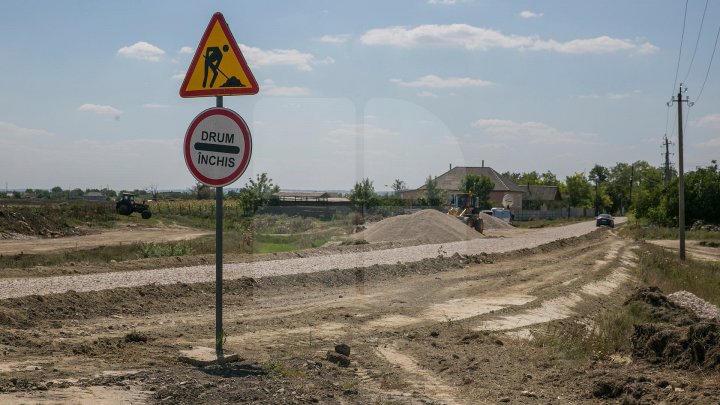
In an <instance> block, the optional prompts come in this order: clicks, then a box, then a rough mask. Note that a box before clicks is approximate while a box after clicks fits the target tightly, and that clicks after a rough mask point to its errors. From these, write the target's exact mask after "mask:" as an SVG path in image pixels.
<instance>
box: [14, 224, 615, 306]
mask: <svg viewBox="0 0 720 405" xmlns="http://www.w3.org/2000/svg"><path fill="white" fill-rule="evenodd" d="M624 221H625V218H616V219H615V223H616V224H620V223H622V222H624ZM595 229H596V227H595V221H588V222H581V223H578V224H572V225H567V226H562V227H553V228H542V229H538V230H533V231H532V232H530V233H527V234H525V233H523V234H522V235H521V236H517V237H512V238H484V239H475V240H471V241H463V242H453V243H444V244H432V245H419V246H409V247H401V248H395V249H386V250H374V251H369V252H361V253H341V254H338V253H334V254H327V255H320V256H312V257H305V258H296V259H285V260H269V261H258V262H251V263H232V264H225V265H224V266H223V279H225V280H234V279H239V278H242V277H253V278H256V279H257V278H261V277H268V276H277V275H287V274H297V273H313V272H320V271H325V270H332V269H349V268H356V267H369V266H372V265H376V264H378V265H382V264H397V263H399V262H401V263H412V262H417V261H420V260H423V259H427V258H433V257H437V256H438V255H444V256H451V255H453V254H455V253H459V254H461V255H477V254H480V253H504V252H510V251H514V250H520V249H524V248H533V247H536V246H539V245H543V244H546V243H549V242H553V241H556V240H561V239H567V238H572V237H576V236H581V235H584V234H587V233H589V232H592V231H594V230H595ZM214 280H215V265H214V264H212V265H203V266H192V267H181V268H165V269H156V270H140V271H129V272H112V273H99V274H85V275H77V276H57V277H44V278H32V279H4V280H0V299H6V298H16V297H24V296H28V295H47V294H56V293H64V292H67V291H71V290H72V291H77V292H83V291H99V290H107V289H113V288H119V287H138V286H142V285H149V284H158V285H165V284H174V283H187V284H193V283H204V282H212V281H214Z"/></svg>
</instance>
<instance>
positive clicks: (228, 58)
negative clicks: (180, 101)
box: [180, 13, 260, 97]
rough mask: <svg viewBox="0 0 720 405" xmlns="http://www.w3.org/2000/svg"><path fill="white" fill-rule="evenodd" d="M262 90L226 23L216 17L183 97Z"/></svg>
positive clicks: (187, 77) (188, 76)
mask: <svg viewBox="0 0 720 405" xmlns="http://www.w3.org/2000/svg"><path fill="white" fill-rule="evenodd" d="M220 76H222V77H220ZM259 90H260V88H259V87H258V84H257V82H256V81H255V77H254V76H253V74H252V72H251V71H250V68H249V67H248V64H247V62H245V58H244V57H243V54H242V52H240V47H239V46H238V45H237V43H236V42H235V39H234V38H233V36H232V33H231V32H230V29H229V28H228V26H227V24H226V23H225V19H224V18H223V16H222V14H220V13H215V14H214V15H213V17H212V19H210V23H209V24H208V27H207V29H206V30H205V33H204V34H203V37H202V39H201V40H200V45H198V48H197V50H196V51H195V56H194V57H193V60H192V62H191V63H190V67H189V68H188V71H187V73H186V74H185V80H183V84H182V86H180V96H181V97H204V96H232V95H242V94H257V92H258V91H259Z"/></svg>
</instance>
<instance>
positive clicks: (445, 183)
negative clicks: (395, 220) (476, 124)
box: [398, 166, 525, 209]
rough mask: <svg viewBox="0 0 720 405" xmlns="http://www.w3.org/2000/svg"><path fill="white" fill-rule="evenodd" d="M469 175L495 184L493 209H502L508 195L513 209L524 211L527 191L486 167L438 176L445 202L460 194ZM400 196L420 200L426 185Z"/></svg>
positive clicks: (439, 187)
mask: <svg viewBox="0 0 720 405" xmlns="http://www.w3.org/2000/svg"><path fill="white" fill-rule="evenodd" d="M469 174H473V175H476V176H485V177H488V178H489V179H490V181H492V182H493V184H494V185H495V186H494V187H493V190H492V191H491V192H490V201H491V202H492V205H493V207H502V206H503V198H505V196H506V195H509V196H510V197H512V200H513V206H512V209H522V207H523V198H524V194H525V190H523V189H522V188H520V187H519V186H518V185H517V184H515V183H513V182H512V181H511V180H509V179H507V178H505V177H502V176H501V175H500V173H498V172H497V171H495V170H494V169H493V168H491V167H485V166H481V167H473V166H457V167H453V168H450V170H448V171H447V172H445V173H443V174H441V175H440V176H437V177H436V178H435V180H436V181H437V188H438V190H440V191H441V192H442V193H443V194H444V196H443V198H444V200H447V196H448V194H452V193H457V192H460V182H461V181H462V179H463V178H464V177H465V176H467V175H469ZM398 194H399V195H400V196H401V198H409V199H418V198H421V197H423V195H424V194H425V185H422V186H420V187H419V188H417V189H415V190H405V191H400V192H399V193H398Z"/></svg>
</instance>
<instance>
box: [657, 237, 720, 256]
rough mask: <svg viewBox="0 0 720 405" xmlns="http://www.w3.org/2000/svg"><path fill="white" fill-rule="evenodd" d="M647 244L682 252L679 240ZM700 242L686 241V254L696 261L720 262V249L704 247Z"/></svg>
mask: <svg viewBox="0 0 720 405" xmlns="http://www.w3.org/2000/svg"><path fill="white" fill-rule="evenodd" d="M647 242H648V243H652V244H653V245H657V246H661V247H663V248H665V249H670V250H674V251H676V252H678V251H679V250H680V245H679V244H680V241H678V240H668V239H658V240H649V241H647ZM700 242H701V241H699V240H686V241H685V252H686V254H687V255H688V257H690V258H692V259H695V260H708V261H720V247H713V246H703V245H701V244H700Z"/></svg>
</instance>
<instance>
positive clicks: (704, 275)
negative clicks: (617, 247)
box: [637, 246, 720, 305]
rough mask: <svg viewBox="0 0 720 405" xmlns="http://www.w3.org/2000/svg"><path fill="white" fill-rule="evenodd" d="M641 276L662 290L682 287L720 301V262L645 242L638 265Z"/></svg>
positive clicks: (714, 301)
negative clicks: (681, 255)
mask: <svg viewBox="0 0 720 405" xmlns="http://www.w3.org/2000/svg"><path fill="white" fill-rule="evenodd" d="M637 271H638V275H639V277H640V279H641V280H642V281H643V282H644V283H646V284H648V285H653V286H657V287H658V288H660V289H661V290H662V291H664V292H665V293H672V292H675V291H680V290H685V291H690V292H691V293H693V294H695V295H697V296H698V297H700V298H703V299H704V300H706V301H709V302H711V303H713V304H715V305H720V262H704V261H695V260H691V259H686V260H685V261H681V260H680V259H679V258H678V257H677V253H673V252H669V251H667V250H665V249H662V248H660V247H656V246H646V249H645V251H643V252H642V253H641V254H640V263H639V265H638V269H637Z"/></svg>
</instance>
